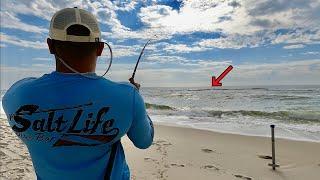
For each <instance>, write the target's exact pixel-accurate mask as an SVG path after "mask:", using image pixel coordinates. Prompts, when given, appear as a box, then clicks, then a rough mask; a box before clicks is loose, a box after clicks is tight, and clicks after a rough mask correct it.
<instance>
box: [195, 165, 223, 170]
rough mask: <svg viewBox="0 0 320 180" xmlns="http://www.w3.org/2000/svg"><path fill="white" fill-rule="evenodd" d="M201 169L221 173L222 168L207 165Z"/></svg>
mask: <svg viewBox="0 0 320 180" xmlns="http://www.w3.org/2000/svg"><path fill="white" fill-rule="evenodd" d="M200 168H201V169H210V170H216V171H219V170H220V168H218V167H216V166H214V165H205V166H201V167H200Z"/></svg>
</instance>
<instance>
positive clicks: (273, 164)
mask: <svg viewBox="0 0 320 180" xmlns="http://www.w3.org/2000/svg"><path fill="white" fill-rule="evenodd" d="M270 127H271V144H272V164H271V163H270V164H268V165H269V166H272V169H273V170H276V167H279V165H277V164H276V152H275V144H274V127H275V125H273V124H272V125H270Z"/></svg>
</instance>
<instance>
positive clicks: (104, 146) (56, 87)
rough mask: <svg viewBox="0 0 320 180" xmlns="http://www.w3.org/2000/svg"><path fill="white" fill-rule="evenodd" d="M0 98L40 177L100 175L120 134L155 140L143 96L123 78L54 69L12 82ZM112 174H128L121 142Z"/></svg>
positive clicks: (142, 142) (141, 141)
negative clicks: (108, 78) (117, 79)
mask: <svg viewBox="0 0 320 180" xmlns="http://www.w3.org/2000/svg"><path fill="white" fill-rule="evenodd" d="M87 75H90V76H96V74H94V73H91V74H87ZM2 103H3V108H4V111H5V113H6V115H7V117H8V121H9V124H10V126H11V127H12V129H13V131H14V132H15V133H16V135H17V136H18V137H19V138H20V139H21V140H22V141H23V142H24V143H25V144H26V145H27V147H28V150H29V152H30V155H31V159H32V162H33V165H34V168H35V171H36V174H37V178H38V179H44V180H51V179H59V180H64V179H66V180H72V179H77V180H81V179H92V180H94V179H103V177H104V175H105V173H106V167H107V165H108V163H109V157H110V152H111V146H112V144H114V143H115V142H118V141H119V140H120V138H121V137H122V136H124V135H126V134H127V136H128V137H129V139H130V140H131V141H132V142H133V144H134V145H135V146H136V147H138V148H142V149H144V148H148V147H149V146H150V145H151V143H152V141H153V133H154V131H153V125H152V121H151V120H150V118H149V117H148V115H147V113H146V109H145V104H144V101H143V98H142V97H141V95H140V94H139V92H138V91H137V90H136V89H135V88H134V87H133V86H131V85H129V84H126V83H115V82H112V81H110V80H107V79H105V78H98V79H89V78H86V77H83V76H81V75H77V74H67V73H59V72H55V71H54V72H52V73H50V74H45V75H43V76H42V77H40V78H25V79H22V80H20V81H18V82H16V83H15V84H14V85H13V86H12V87H11V88H10V89H9V90H8V91H7V93H6V94H5V95H4V97H3V100H2ZM111 179H116V180H120V179H125V180H127V179H130V171H129V168H128V166H127V163H126V159H125V155H124V151H123V148H122V145H121V143H119V145H118V147H117V150H116V153H115V159H114V164H113V168H112V173H111Z"/></svg>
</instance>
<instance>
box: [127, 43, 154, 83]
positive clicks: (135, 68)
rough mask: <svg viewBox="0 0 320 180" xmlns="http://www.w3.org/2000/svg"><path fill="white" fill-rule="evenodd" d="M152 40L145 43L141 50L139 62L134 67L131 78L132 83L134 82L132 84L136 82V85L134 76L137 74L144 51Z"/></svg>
mask: <svg viewBox="0 0 320 180" xmlns="http://www.w3.org/2000/svg"><path fill="white" fill-rule="evenodd" d="M150 42H151V39H149V40H148V41H147V42H146V43H145V44H144V46H143V48H142V50H141V52H140V55H139V57H138V60H137V62H136V66H135V67H134V70H133V73H132V76H131V78H130V79H129V81H130V83H132V84H134V85H135V82H134V77H135V75H136V71H137V68H138V65H139V62H140V59H141V57H142V55H143V52H144V50H145V48H146V47H147V46H148V44H149V43H150Z"/></svg>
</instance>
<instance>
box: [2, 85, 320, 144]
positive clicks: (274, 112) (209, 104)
mask: <svg viewBox="0 0 320 180" xmlns="http://www.w3.org/2000/svg"><path fill="white" fill-rule="evenodd" d="M4 93H5V91H1V99H2V96H3V94H4ZM141 94H142V95H143V97H144V99H145V102H146V106H147V109H148V113H149V115H150V117H151V118H152V119H153V121H155V122H159V123H164V124H167V125H180V126H188V127H192V128H197V129H205V130H212V131H219V132H226V133H235V134H245V135H254V136H270V125H271V124H275V125H276V129H275V131H276V136H277V137H281V138H288V139H295V140H307V141H318V142H320V86H265V87H217V88H210V87H209V88H208V87H206V88H142V89H141ZM0 110H1V112H0V113H1V114H0V116H1V118H5V114H4V112H3V108H2V106H1V109H0Z"/></svg>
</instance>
